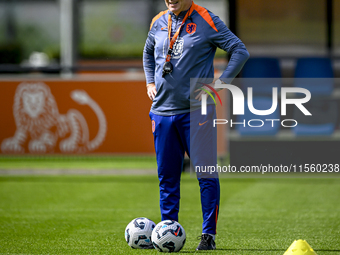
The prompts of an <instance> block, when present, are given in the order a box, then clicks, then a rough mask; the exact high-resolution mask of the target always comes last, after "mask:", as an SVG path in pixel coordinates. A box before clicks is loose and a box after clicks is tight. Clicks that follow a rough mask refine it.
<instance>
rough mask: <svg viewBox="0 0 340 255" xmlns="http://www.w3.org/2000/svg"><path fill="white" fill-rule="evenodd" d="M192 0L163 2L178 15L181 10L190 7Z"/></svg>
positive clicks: (168, 0)
mask: <svg viewBox="0 0 340 255" xmlns="http://www.w3.org/2000/svg"><path fill="white" fill-rule="evenodd" d="M191 2H192V0H165V4H166V6H167V7H168V9H169V10H170V11H172V12H173V13H175V14H176V15H178V14H179V13H180V12H182V11H186V10H188V9H189V8H190V6H191Z"/></svg>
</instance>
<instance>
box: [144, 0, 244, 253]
mask: <svg viewBox="0 0 340 255" xmlns="http://www.w3.org/2000/svg"><path fill="white" fill-rule="evenodd" d="M165 4H166V6H167V8H168V10H166V11H163V12H160V13H159V14H158V15H157V16H155V17H154V18H153V20H152V23H151V26H150V31H149V34H148V38H147V40H146V44H145V47H144V54H143V63H144V72H145V76H146V81H147V94H148V96H149V98H150V99H151V100H152V101H153V103H152V107H151V110H150V118H151V122H152V132H153V134H154V143H155V150H156V156H157V165H158V178H159V189H160V209H161V215H162V220H175V221H178V212H179V199H180V179H181V172H182V166H183V159H184V154H185V152H186V153H187V154H188V155H189V157H190V159H191V161H192V163H193V165H194V167H195V166H204V165H205V166H208V165H210V166H216V164H217V146H216V141H217V135H216V128H214V127H213V125H212V121H211V120H212V119H213V118H216V113H215V105H214V102H213V100H212V99H211V98H209V99H210V100H208V107H207V114H206V115H201V111H200V109H198V108H197V107H191V106H193V105H194V106H198V105H200V96H201V93H199V92H198V91H197V89H199V88H200V87H202V84H198V85H197V86H194V87H191V86H190V78H213V77H214V67H213V59H214V56H215V52H216V47H219V48H221V49H223V50H225V51H227V52H228V53H229V54H230V55H231V58H230V61H229V64H228V66H227V68H226V70H225V71H224V72H223V74H222V75H221V77H220V78H219V79H218V80H217V81H216V82H218V83H221V82H222V83H230V82H231V80H232V79H233V78H235V77H236V75H237V74H238V73H239V72H240V70H241V69H242V67H243V65H244V63H245V62H246V61H247V59H248V58H249V53H248V51H247V50H246V48H245V46H244V44H243V43H242V42H241V40H240V39H238V38H237V37H236V36H235V35H234V34H233V33H232V32H231V31H230V30H229V29H228V28H227V26H226V25H225V24H224V23H223V22H222V21H221V20H220V19H219V18H218V17H217V16H216V15H214V14H213V13H211V12H210V11H208V10H207V9H205V8H203V7H201V6H199V5H196V4H195V3H194V2H193V1H192V0H165ZM213 86H214V84H210V85H205V87H204V89H205V90H206V91H210V92H211V91H214V88H213ZM200 91H201V90H200ZM193 123H194V124H193ZM193 125H194V127H193ZM190 143H191V144H190ZM207 177H210V178H207ZM197 178H198V181H199V185H200V193H201V204H202V213H203V225H202V235H201V236H200V239H201V241H200V243H199V245H198V247H197V249H196V250H213V249H215V248H216V246H215V241H214V240H215V234H216V224H217V217H218V211H219V200H220V185H219V179H218V175H217V174H213V175H209V176H206V175H202V174H200V173H197Z"/></svg>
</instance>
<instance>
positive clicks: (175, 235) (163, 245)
mask: <svg viewBox="0 0 340 255" xmlns="http://www.w3.org/2000/svg"><path fill="white" fill-rule="evenodd" d="M151 239H152V244H153V246H154V247H155V249H157V250H158V251H161V252H177V251H180V250H181V249H182V248H183V246H184V244H185V240H186V235H185V231H184V228H183V227H182V226H181V224H179V223H178V222H177V221H174V220H163V221H161V222H160V223H158V224H157V225H156V227H155V228H154V229H153V231H152V235H151Z"/></svg>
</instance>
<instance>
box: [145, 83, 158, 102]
mask: <svg viewBox="0 0 340 255" xmlns="http://www.w3.org/2000/svg"><path fill="white" fill-rule="evenodd" d="M146 89H147V94H148V97H149V98H150V99H151V100H154V98H155V96H156V94H157V91H156V85H155V83H149V84H148V85H146Z"/></svg>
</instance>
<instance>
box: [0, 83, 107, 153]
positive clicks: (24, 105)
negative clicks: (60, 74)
mask: <svg viewBox="0 0 340 255" xmlns="http://www.w3.org/2000/svg"><path fill="white" fill-rule="evenodd" d="M71 97H72V99H73V100H74V101H76V102H77V103H79V104H81V105H85V104H87V105H88V106H89V107H91V109H92V110H93V111H94V112H95V113H96V115H97V117H98V120H99V130H98V133H97V135H96V137H95V138H94V139H93V140H92V141H89V130H88V126H87V122H86V120H85V118H84V116H83V115H82V114H81V113H80V112H79V111H77V110H75V109H70V110H69V111H68V112H67V114H65V115H63V114H59V110H58V107H57V104H56V101H55V99H54V97H53V95H52V94H51V91H50V88H49V87H48V86H47V85H45V84H44V83H31V84H30V83H21V84H20V85H19V86H18V87H17V89H16V92H15V96H14V105H13V113H14V119H15V124H16V127H17V130H16V132H15V135H14V136H13V137H10V138H6V139H4V140H3V141H2V143H1V150H2V151H3V152H9V153H11V152H14V153H23V152H24V151H25V149H24V148H23V146H22V145H23V144H24V143H25V142H26V140H28V139H29V138H28V135H30V141H29V143H28V149H29V151H30V152H34V153H45V152H50V151H53V149H54V148H55V146H56V143H57V140H58V138H63V137H65V136H67V135H69V136H68V137H67V138H65V139H63V140H62V141H60V143H59V148H60V150H61V151H62V152H85V151H92V150H94V149H96V148H98V147H99V146H100V145H101V143H102V142H103V141H104V138H105V135H106V130H107V125H106V118H105V115H104V113H103V111H102V109H101V108H100V107H99V105H98V104H97V103H96V102H95V101H94V100H93V99H92V98H91V97H90V96H89V95H88V94H87V93H86V92H85V91H82V90H75V91H72V92H71Z"/></svg>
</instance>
